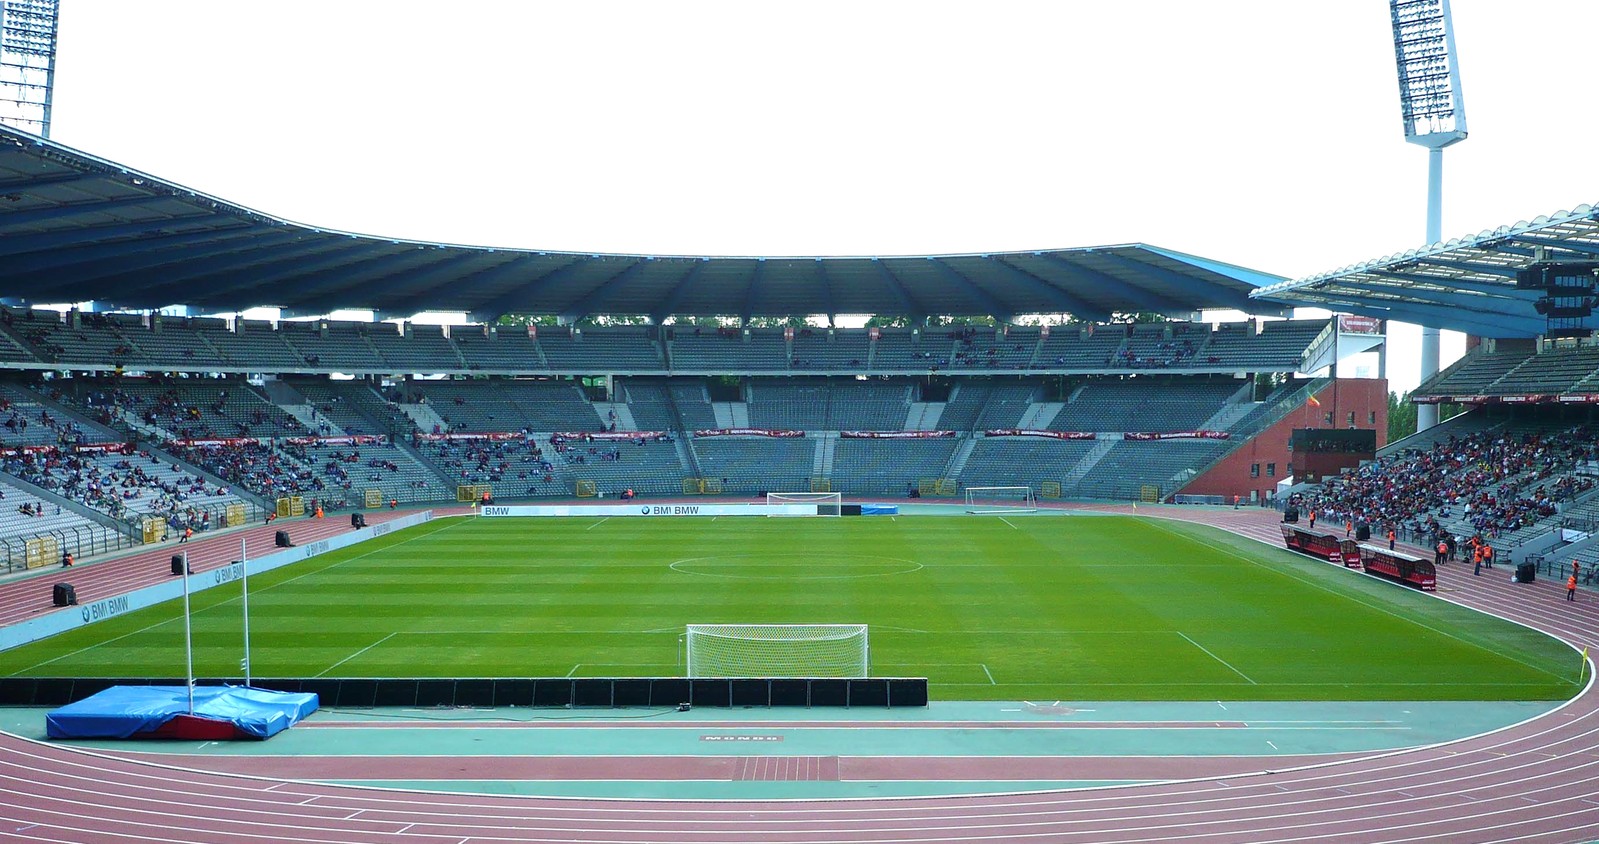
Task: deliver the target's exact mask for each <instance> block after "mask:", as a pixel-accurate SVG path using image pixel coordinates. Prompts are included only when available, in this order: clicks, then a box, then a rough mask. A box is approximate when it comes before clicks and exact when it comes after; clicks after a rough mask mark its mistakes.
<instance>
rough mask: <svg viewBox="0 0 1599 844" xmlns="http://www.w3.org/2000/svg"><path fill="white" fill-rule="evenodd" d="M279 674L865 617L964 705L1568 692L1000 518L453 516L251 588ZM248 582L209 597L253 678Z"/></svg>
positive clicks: (205, 653)
mask: <svg viewBox="0 0 1599 844" xmlns="http://www.w3.org/2000/svg"><path fill="white" fill-rule="evenodd" d="M250 587H251V591H250V611H251V612H250V616H251V617H250V626H251V636H252V642H253V652H254V653H253V656H254V674H255V676H258V677H269V676H278V677H284V676H287V677H294V676H302V677H313V676H326V677H550V676H553V677H564V676H574V677H625V676H676V675H680V674H681V673H682V667H681V665H680V654H679V649H680V646H679V636H680V635H681V632H682V629H683V625H684V624H687V623H834V622H837V623H866V624H869V625H870V626H871V655H872V674H873V675H874V676H926V677H927V678H929V681H930V684H931V693H932V695H933V697H934V698H935V699H943V700H1040V699H1059V700H1413V701H1420V700H1558V699H1564V698H1567V697H1570V696H1571V695H1572V694H1575V693H1576V691H1577V686H1576V679H1577V678H1576V669H1577V665H1578V661H1577V659H1576V657H1575V655H1574V654H1573V653H1572V652H1571V650H1570V648H1568V647H1567V646H1565V645H1563V644H1561V643H1560V642H1557V641H1555V640H1554V639H1551V638H1549V637H1547V636H1545V635H1543V634H1541V633H1536V632H1533V631H1530V630H1527V629H1525V628H1522V627H1519V626H1516V625H1513V624H1510V623H1508V622H1504V621H1500V620H1498V619H1494V618H1491V617H1489V616H1485V615H1481V614H1479V613H1475V612H1472V611H1470V610H1466V609H1464V608H1461V607H1458V606H1455V605H1453V604H1450V603H1448V602H1445V601H1440V600H1437V599H1435V598H1433V597H1431V596H1428V595H1424V594H1420V593H1416V592H1413V591H1411V590H1409V589H1406V588H1403V587H1398V586H1395V585H1391V584H1387V583H1383V582H1380V581H1376V580H1373V579H1371V578H1365V577H1360V576H1357V575H1354V574H1352V573H1349V572H1346V571H1343V570H1340V569H1338V568H1336V567H1333V566H1329V565H1326V564H1324V563H1318V562H1315V561H1311V560H1307V559H1305V558H1302V557H1298V556H1296V555H1293V554H1290V553H1289V552H1287V551H1282V550H1277V549H1273V548H1269V547H1267V546H1264V545H1261V544H1259V543H1256V542H1252V541H1249V540H1246V539H1242V538H1239V537H1235V536H1232V535H1229V534H1226V533H1223V532H1221V531H1217V530H1213V529H1210V528H1206V527H1202V526H1197V525H1187V524H1179V523H1173V522H1167V521H1161V520H1149V519H1139V518H1127V517H1112V516H1071V517H1065V516H1061V517H1042V516H1041V517H1036V518H1010V519H1002V518H999V517H993V516H950V517H943V516H919V517H900V518H893V519H890V518H863V519H763V518H752V517H743V518H720V519H715V520H711V519H687V518H679V519H628V518H613V519H605V520H600V519H593V518H580V519H550V518H542V519H445V520H440V521H436V522H433V523H431V524H428V525H423V526H419V527H417V528H413V529H411V530H408V531H404V532H401V533H397V534H392V535H390V536H387V537H384V538H382V539H379V540H375V541H373V542H369V543H365V544H362V545H360V546H357V547H355V548H352V549H347V550H344V551H339V552H334V553H331V554H328V555H325V556H321V557H317V558H314V559H312V560H309V561H306V562H305V563H301V564H298V565H295V566H292V567H288V568H284V569H280V570H277V571H274V572H271V573H268V574H265V575H259V576H257V577H254V578H252V580H251V584H250ZM240 624H241V613H240V608H239V589H238V586H237V585H236V584H229V585H224V586H221V587H217V588H214V589H211V590H208V591H206V592H202V593H197V594H196V595H195V597H194V614H193V625H194V641H195V673H196V675H197V676H201V677H234V676H237V675H238V673H239V672H238V661H239V655H240V641H241V634H240ZM0 674H23V675H34V676H118V677H129V676H135V677H136V676H155V677H162V676H182V674H183V619H182V604H181V602H172V603H170V604H164V605H162V606H159V607H154V608H151V609H148V610H144V611H140V612H136V613H130V614H128V615H126V616H121V617H118V618H114V619H111V620H108V621H105V622H101V623H99V624H95V625H91V626H88V627H85V628H80V629H78V630H75V631H72V632H70V633H66V634H62V635H61V636H58V637H55V638H52V639H49V640H46V641H43V642H39V643H35V644H33V645H28V646H24V647H20V648H16V649H13V650H9V651H5V652H0Z"/></svg>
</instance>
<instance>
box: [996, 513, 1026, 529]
mask: <svg viewBox="0 0 1599 844" xmlns="http://www.w3.org/2000/svg"><path fill="white" fill-rule="evenodd" d="M999 520H1000V521H1002V522H1004V523H1005V524H1007V525H1010V519H1007V518H1005V517H1004V516H1000V517H999ZM1010 529H1011V530H1021V528H1019V527H1017V526H1015V525H1010Z"/></svg>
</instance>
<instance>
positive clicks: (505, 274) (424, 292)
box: [384, 252, 526, 323]
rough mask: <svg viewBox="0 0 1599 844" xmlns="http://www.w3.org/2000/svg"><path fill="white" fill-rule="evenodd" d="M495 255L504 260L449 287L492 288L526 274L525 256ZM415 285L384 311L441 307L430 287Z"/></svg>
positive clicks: (436, 295) (479, 255) (455, 281)
mask: <svg viewBox="0 0 1599 844" xmlns="http://www.w3.org/2000/svg"><path fill="white" fill-rule="evenodd" d="M495 254H497V255H499V256H500V257H503V258H504V260H503V261H501V262H500V263H498V264H494V265H493V266H488V267H483V268H482V269H479V270H476V271H474V272H472V273H469V274H467V275H465V276H462V277H460V278H457V279H454V280H453V281H452V282H451V286H452V287H459V288H462V289H467V290H470V289H471V288H473V287H478V286H482V287H494V286H496V285H498V284H499V283H500V282H501V281H503V280H505V279H507V278H513V277H515V276H516V275H517V274H518V273H523V272H526V266H525V259H526V256H525V255H518V254H516V253H510V252H506V253H495ZM473 257H474V258H479V259H481V258H482V257H483V253H478V254H477V255H474V256H473ZM417 283H418V285H419V286H418V289H417V291H416V292H415V293H413V294H412V295H410V296H407V297H405V298H403V299H401V300H399V301H398V302H396V303H393V304H390V305H388V306H387V307H385V308H384V310H387V311H393V312H395V313H404V312H405V311H410V312H411V313H413V314H415V313H420V312H421V311H424V310H428V306H433V307H442V306H441V305H440V304H439V296H438V294H437V293H436V292H434V290H433V288H432V287H431V286H427V287H423V286H420V285H421V283H422V282H421V280H418V282H417ZM460 305H461V307H460V308H459V309H460V310H463V311H470V310H471V308H470V307H469V306H467V304H466V303H465V302H461V303H460ZM496 319H499V315H498V314H496V315H495V316H494V318H493V319H483V318H476V321H477V322H483V323H490V322H494V320H496Z"/></svg>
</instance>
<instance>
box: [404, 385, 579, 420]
mask: <svg viewBox="0 0 1599 844" xmlns="http://www.w3.org/2000/svg"><path fill="white" fill-rule="evenodd" d="M411 392H412V393H413V394H418V393H419V394H421V395H424V396H426V397H427V400H428V403H429V404H431V405H433V410H434V412H436V413H438V414H439V416H440V417H442V418H443V419H444V420H445V422H447V423H449V425H450V427H451V429H452V430H456V431H474V432H494V431H521V430H528V431H598V430H600V427H601V419H600V416H599V414H598V413H596V412H595V410H594V405H592V404H590V403H589V402H588V400H587V399H585V398H584V397H583V393H582V391H581V390H580V389H579V388H578V386H577V385H576V384H575V383H573V382H572V381H530V380H520V379H495V380H486V381H417V382H413V383H412V385H411Z"/></svg>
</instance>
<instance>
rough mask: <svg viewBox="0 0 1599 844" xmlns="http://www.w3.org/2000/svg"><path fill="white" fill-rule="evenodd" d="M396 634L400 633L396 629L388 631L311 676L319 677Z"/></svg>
mask: <svg viewBox="0 0 1599 844" xmlns="http://www.w3.org/2000/svg"><path fill="white" fill-rule="evenodd" d="M398 635H400V633H399V631H398V630H396V631H395V632H393V633H390V634H389V635H387V636H384V637H383V638H381V639H379V640H377V641H376V642H373V643H372V644H370V645H367V646H366V647H364V648H362V649H360V650H358V651H356V652H355V653H353V654H350V655H349V656H347V657H345V658H344V659H341V660H339V661H338V662H335V663H333V664H332V665H330V666H328V667H327V668H324V669H322V670H321V671H319V672H317V673H316V674H315V675H313V676H316V677H321V676H322V675H323V674H326V673H328V672H329V671H332V670H333V669H335V668H338V667H339V666H341V665H343V664H345V663H346V662H349V661H350V660H352V659H355V658H356V657H358V656H360V655H361V654H364V653H366V652H367V651H370V650H372V649H373V648H375V647H377V646H378V645H381V644H383V643H384V642H387V641H388V640H390V639H393V638H394V637H395V636H398Z"/></svg>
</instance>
